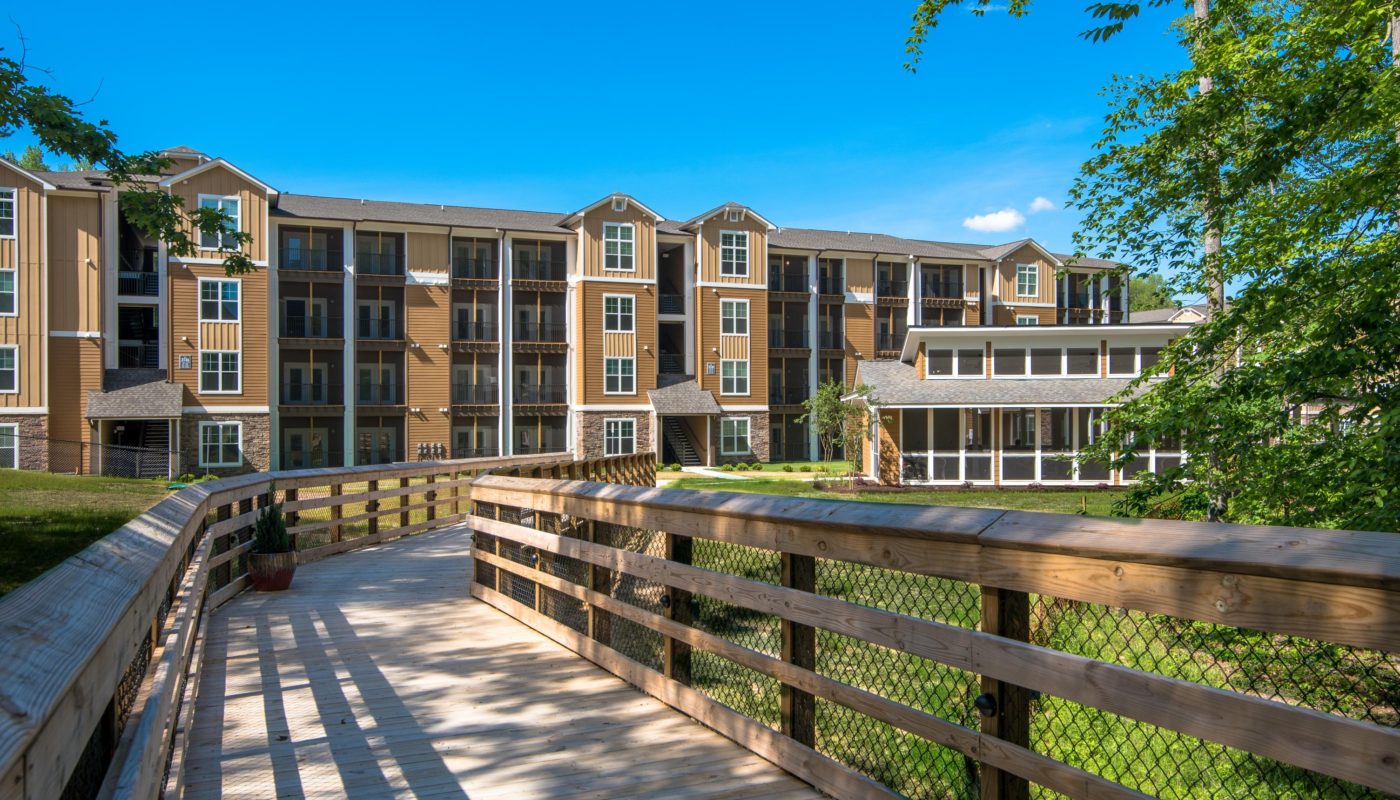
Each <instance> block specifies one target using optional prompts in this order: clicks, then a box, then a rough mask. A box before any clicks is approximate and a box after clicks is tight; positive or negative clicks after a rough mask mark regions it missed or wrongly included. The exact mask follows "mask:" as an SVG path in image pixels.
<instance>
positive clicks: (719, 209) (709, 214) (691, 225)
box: [681, 202, 778, 231]
mask: <svg viewBox="0 0 1400 800" xmlns="http://www.w3.org/2000/svg"><path fill="white" fill-rule="evenodd" d="M731 209H733V210H739V211H742V212H744V213H745V214H746V215H749V216H752V217H753V218H754V219H756V220H758V221H759V222H762V223H763V224H764V226H766V227H767V228H768V230H770V231H772V230H777V229H778V226H777V225H774V224H773V223H771V222H769V221H768V220H766V219H764V218H763V217H762V216H761V215H760V214H759V213H758V212H757V211H754V210H753V209H752V208H749V207H748V206H746V205H744V204H743V203H734V202H730V203H725V204H724V205H721V206H716V207H715V208H712V209H710V210H709V211H706V212H705V213H703V214H700V215H699V216H695V217H691V218H690V219H688V220H686V221H685V224H684V225H682V226H681V230H684V231H693V230H694V229H695V227H696V226H698V225H699V224H700V223H702V222H705V221H706V220H708V219H712V218H713V217H717V216H719V215H720V214H723V213H724V212H726V211H729V210H731Z"/></svg>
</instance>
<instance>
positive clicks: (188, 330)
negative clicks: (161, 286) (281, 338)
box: [160, 264, 273, 406]
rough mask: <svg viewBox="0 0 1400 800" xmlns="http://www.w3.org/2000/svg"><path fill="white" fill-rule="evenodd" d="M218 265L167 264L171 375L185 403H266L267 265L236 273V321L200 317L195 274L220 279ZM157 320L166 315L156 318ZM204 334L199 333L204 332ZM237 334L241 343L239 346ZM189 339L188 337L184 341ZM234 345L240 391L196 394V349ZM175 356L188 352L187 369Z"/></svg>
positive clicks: (259, 404) (267, 339) (197, 372)
mask: <svg viewBox="0 0 1400 800" xmlns="http://www.w3.org/2000/svg"><path fill="white" fill-rule="evenodd" d="M224 277H225V275H224V268H223V267H222V266H219V265H217V264H171V265H170V294H169V297H170V320H169V325H170V330H169V331H168V332H167V333H166V334H165V335H166V336H167V340H166V341H167V343H168V344H169V354H170V374H171V376H172V378H173V379H174V380H175V381H177V382H180V383H183V384H185V400H184V402H185V405H187V406H194V405H211V406H265V405H268V394H267V374H268V353H269V350H270V342H269V338H268V334H269V332H270V331H273V329H272V328H270V327H269V325H270V324H271V323H270V322H269V319H268V311H269V309H268V298H267V270H266V269H256V270H253V271H252V272H249V273H245V274H243V275H239V276H237V280H238V281H239V284H240V290H239V300H240V304H239V311H240V320H239V322H238V323H236V324H235V323H228V322H220V323H207V322H206V323H201V322H200V321H199V279H200V278H224ZM160 324H161V325H165V324H166V320H160ZM206 333H207V334H209V338H208V339H205V338H203V337H204V335H205V334H206ZM239 336H241V337H242V338H241V346H240V345H239V341H240V340H239V338H238V337H239ZM186 339H188V341H186ZM201 349H203V350H238V351H240V352H241V353H242V357H241V359H240V362H241V367H242V370H243V375H242V391H241V392H240V393H239V394H209V395H201V394H200V393H199V352H200V350H201ZM180 356H189V357H190V367H189V369H181V368H180Z"/></svg>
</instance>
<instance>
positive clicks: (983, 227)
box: [963, 208, 1026, 233]
mask: <svg viewBox="0 0 1400 800" xmlns="http://www.w3.org/2000/svg"><path fill="white" fill-rule="evenodd" d="M1025 222H1026V215H1024V214H1022V213H1021V212H1019V211H1017V210H1016V209H1014V208H1003V209H1002V210H1000V211H993V212H991V213H990V214H978V215H977V216H975V217H968V218H967V219H965V220H963V227H964V228H969V229H971V230H974V231H981V232H982V233H1005V232H1006V231H1010V230H1015V229H1016V228H1019V227H1021V226H1022V225H1024V224H1025Z"/></svg>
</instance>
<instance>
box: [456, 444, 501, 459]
mask: <svg viewBox="0 0 1400 800" xmlns="http://www.w3.org/2000/svg"><path fill="white" fill-rule="evenodd" d="M499 452H500V451H499V449H498V448H496V447H454V448H452V457H453V458H492V457H494V456H496V455H498V454H499Z"/></svg>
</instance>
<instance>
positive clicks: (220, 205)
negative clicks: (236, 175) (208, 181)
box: [199, 195, 243, 250]
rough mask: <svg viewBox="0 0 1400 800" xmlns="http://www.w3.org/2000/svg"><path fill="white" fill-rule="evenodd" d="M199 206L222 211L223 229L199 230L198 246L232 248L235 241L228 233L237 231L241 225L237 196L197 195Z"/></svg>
mask: <svg viewBox="0 0 1400 800" xmlns="http://www.w3.org/2000/svg"><path fill="white" fill-rule="evenodd" d="M199 207H200V208H212V209H214V210H216V211H222V212H223V214H224V216H225V217H228V219H226V220H224V227H223V230H222V231H220V232H217V233H208V232H206V231H200V232H199V246H200V247H202V248H204V249H205V250H223V249H224V248H225V247H228V248H232V247H234V246H235V245H236V244H237V243H236V242H235V241H234V240H233V238H232V237H231V236H229V234H232V233H234V232H236V231H238V230H239V229H240V228H241V227H242V226H243V222H242V218H241V216H240V213H241V212H240V201H239V199H238V198H237V197H211V196H209V195H200V196H199Z"/></svg>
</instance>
